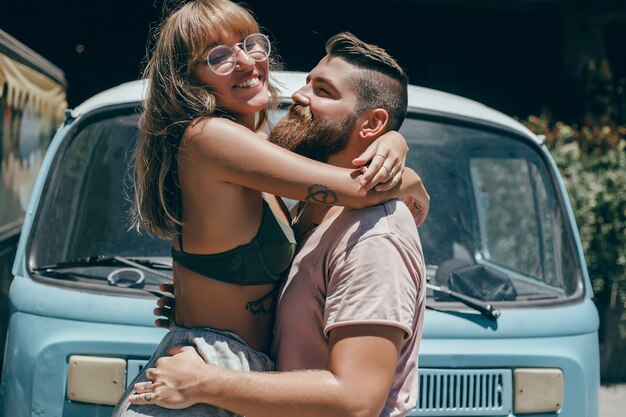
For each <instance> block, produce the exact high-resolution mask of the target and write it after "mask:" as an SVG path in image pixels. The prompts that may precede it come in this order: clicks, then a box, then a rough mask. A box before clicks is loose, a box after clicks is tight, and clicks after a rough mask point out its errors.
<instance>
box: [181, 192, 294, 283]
mask: <svg viewBox="0 0 626 417" xmlns="http://www.w3.org/2000/svg"><path fill="white" fill-rule="evenodd" d="M179 192H180V191H179ZM177 194H178V193H177ZM182 237H183V236H182V230H179V235H178V243H179V245H180V250H176V249H174V248H172V258H173V259H174V260H175V261H176V262H177V263H179V264H180V265H182V266H184V267H185V268H187V269H189V270H191V271H194V272H197V273H199V274H202V275H204V276H206V277H208V278H212V279H216V280H219V281H223V282H228V283H230V284H237V285H261V284H274V283H276V282H277V281H279V280H280V279H281V277H282V274H283V272H285V271H286V270H287V268H289V266H290V265H291V260H292V259H293V256H294V254H295V250H296V240H295V238H294V233H293V229H292V228H291V227H290V226H288V225H287V224H285V223H283V222H282V221H280V220H279V219H278V218H276V216H275V215H274V212H273V211H272V209H271V208H270V206H269V205H268V204H267V202H266V201H265V199H263V218H262V219H261V225H260V226H259V230H258V232H257V234H256V236H254V238H252V241H250V242H249V243H246V244H244V245H240V246H237V247H236V248H234V249H231V250H229V251H226V252H222V253H215V254H206V255H202V254H195V253H187V252H185V251H184V250H183V238H182Z"/></svg>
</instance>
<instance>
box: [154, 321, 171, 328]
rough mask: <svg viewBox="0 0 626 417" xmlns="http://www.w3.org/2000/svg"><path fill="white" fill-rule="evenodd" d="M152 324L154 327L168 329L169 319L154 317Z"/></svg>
mask: <svg viewBox="0 0 626 417" xmlns="http://www.w3.org/2000/svg"><path fill="white" fill-rule="evenodd" d="M154 325H155V326H156V327H161V328H163V329H169V328H170V320H169V319H156V320H155V321H154Z"/></svg>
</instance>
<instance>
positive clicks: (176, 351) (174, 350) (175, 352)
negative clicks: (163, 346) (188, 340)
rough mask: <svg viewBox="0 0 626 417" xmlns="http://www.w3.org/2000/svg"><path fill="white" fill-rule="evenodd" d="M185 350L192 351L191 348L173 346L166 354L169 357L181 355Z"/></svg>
mask: <svg viewBox="0 0 626 417" xmlns="http://www.w3.org/2000/svg"><path fill="white" fill-rule="evenodd" d="M185 349H194V348H192V347H191V346H174V347H173V348H171V349H170V350H168V351H167V354H168V355H170V356H174V355H178V354H179V353H182V352H183V351H184V350H185Z"/></svg>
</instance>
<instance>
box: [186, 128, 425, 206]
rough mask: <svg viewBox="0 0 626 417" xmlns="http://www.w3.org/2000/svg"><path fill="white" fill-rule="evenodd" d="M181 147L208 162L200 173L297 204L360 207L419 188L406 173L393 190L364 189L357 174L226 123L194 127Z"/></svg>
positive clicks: (415, 181) (356, 171)
mask: <svg viewBox="0 0 626 417" xmlns="http://www.w3.org/2000/svg"><path fill="white" fill-rule="evenodd" d="M181 146H183V147H189V149H185V150H186V151H189V152H191V153H192V154H194V155H196V154H198V155H200V156H201V157H202V158H203V159H204V158H206V160H207V161H209V162H208V163H206V164H204V165H203V167H202V169H203V171H208V172H210V174H211V175H212V176H214V177H216V178H219V179H221V180H222V181H225V182H230V183H233V184H238V185H242V186H244V187H248V188H253V189H256V190H260V191H266V192H269V193H272V194H276V195H280V196H283V197H287V198H291V199H296V200H306V201H310V202H316V203H320V204H334V205H343V206H348V207H352V208H362V207H368V206H372V205H376V204H379V203H381V202H384V201H387V200H390V199H392V198H398V197H402V196H403V195H405V194H407V193H410V192H412V191H415V189H416V188H419V187H423V186H422V185H421V181H419V177H418V176H417V175H416V174H415V175H412V174H411V173H405V174H404V175H403V178H402V180H401V181H400V183H399V184H398V185H396V186H394V187H393V188H392V189H391V190H388V191H383V192H376V191H373V190H366V189H365V188H363V187H362V186H361V184H360V175H361V173H360V172H359V171H358V170H353V169H347V168H340V167H336V166H332V165H328V164H324V163H320V162H317V161H313V160H311V159H308V158H305V157H302V156H300V155H297V154H295V153H293V152H290V151H287V150H285V149H282V148H280V147H278V146H276V145H274V144H272V143H269V142H267V141H265V140H263V139H262V138H260V137H259V136H258V135H256V134H255V133H254V132H252V131H250V130H249V129H247V128H246V127H244V126H241V125H239V124H237V123H234V122H231V121H229V120H225V119H218V118H211V119H206V120H202V121H199V122H197V123H195V124H192V125H191V126H189V127H188V128H187V131H186V133H185V138H184V140H183V144H182V145H181ZM377 159H378V158H377ZM413 174H414V173H413Z"/></svg>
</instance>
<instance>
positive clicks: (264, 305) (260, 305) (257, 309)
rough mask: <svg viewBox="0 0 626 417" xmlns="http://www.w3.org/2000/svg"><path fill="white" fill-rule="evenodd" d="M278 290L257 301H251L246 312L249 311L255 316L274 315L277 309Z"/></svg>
mask: <svg viewBox="0 0 626 417" xmlns="http://www.w3.org/2000/svg"><path fill="white" fill-rule="evenodd" d="M277 292H278V290H277V288H276V287H274V289H272V290H271V291H270V292H268V293H267V294H265V295H264V296H263V297H261V298H259V299H258V300H255V301H250V302H249V303H247V304H246V310H248V311H249V312H250V313H251V314H252V315H253V316H256V315H257V314H262V315H264V316H266V315H268V314H272V313H274V308H275V307H276V294H277Z"/></svg>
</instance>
